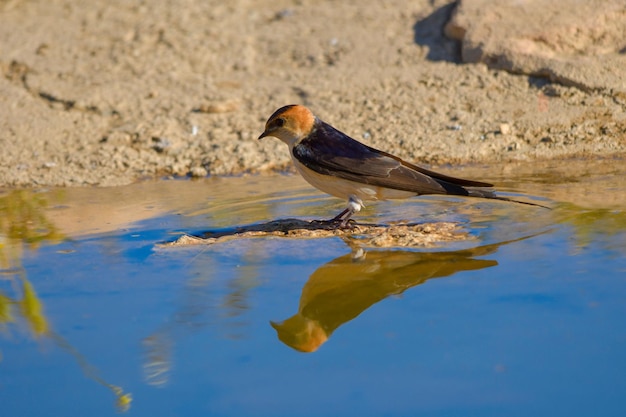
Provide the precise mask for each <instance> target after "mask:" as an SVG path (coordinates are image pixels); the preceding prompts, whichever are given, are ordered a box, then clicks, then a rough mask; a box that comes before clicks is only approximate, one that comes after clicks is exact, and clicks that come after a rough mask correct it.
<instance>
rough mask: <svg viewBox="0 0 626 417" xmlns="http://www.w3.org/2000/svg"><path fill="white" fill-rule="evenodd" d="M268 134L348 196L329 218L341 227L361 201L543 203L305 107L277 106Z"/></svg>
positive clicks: (315, 181) (310, 173) (314, 176)
mask: <svg viewBox="0 0 626 417" xmlns="http://www.w3.org/2000/svg"><path fill="white" fill-rule="evenodd" d="M266 136H273V137H275V138H278V139H280V140H282V141H283V142H285V143H286V144H287V145H288V146H289V151H290V152H291V159H292V160H293V163H294V165H295V167H296V169H297V170H298V172H299V173H300V175H302V177H304V179H305V180H306V181H308V182H309V184H311V185H312V186H314V187H315V188H317V189H319V190H321V191H323V192H325V193H327V194H330V195H332V196H335V197H339V198H343V199H346V200H348V207H347V208H346V209H345V210H343V211H342V212H341V213H339V214H338V215H337V216H335V217H334V218H332V219H331V220H329V222H332V223H336V224H337V226H339V227H341V228H344V227H346V226H347V225H348V221H349V220H350V218H351V217H352V216H353V215H354V214H355V213H358V212H359V211H360V210H361V208H362V207H365V205H364V203H363V201H372V200H388V199H402V198H408V197H413V196H417V195H424V194H448V195H459V196H469V197H481V198H490V199H496V200H504V201H512V202H515V203H522V204H529V205H534V206H539V205H538V204H534V203H528V202H525V201H517V200H511V199H509V198H506V197H499V196H496V195H495V194H494V192H493V191H491V190H485V189H481V188H490V187H493V185H492V184H489V183H486V182H480V181H472V180H466V179H462V178H455V177H450V176H447V175H443V174H439V173H437V172H433V171H429V170H427V169H424V168H421V167H418V166H417V165H414V164H411V163H409V162H406V161H403V160H402V159H400V158H398V157H397V156H395V155H392V154H389V153H387V152H384V151H380V150H378V149H374V148H372V147H370V146H367V145H365V144H363V143H361V142H358V141H356V140H354V139H352V138H351V137H350V136H348V135H346V134H345V133H342V132H340V131H339V130H337V129H335V128H334V127H332V126H331V125H329V124H328V123H325V122H323V121H322V120H320V119H318V118H317V117H316V116H315V115H314V114H313V113H312V112H311V110H309V109H308V108H306V107H304V106H301V105H297V104H292V105H288V106H284V107H281V108H280V109H278V110H276V111H275V112H274V114H272V115H271V116H270V118H269V119H268V120H267V123H266V124H265V131H264V132H263V133H261V135H260V136H259V139H263V138H264V137H266ZM474 187H479V188H474ZM540 207H543V206H540Z"/></svg>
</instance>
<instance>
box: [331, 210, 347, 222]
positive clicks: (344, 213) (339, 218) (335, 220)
mask: <svg viewBox="0 0 626 417" xmlns="http://www.w3.org/2000/svg"><path fill="white" fill-rule="evenodd" d="M349 211H350V209H349V208H346V209H345V210H344V211H342V212H341V213H339V214H338V215H336V216H335V217H333V218H332V219H330V220H329V221H330V222H338V221H339V220H341V219H343V216H345V215H346V213H348V212H349Z"/></svg>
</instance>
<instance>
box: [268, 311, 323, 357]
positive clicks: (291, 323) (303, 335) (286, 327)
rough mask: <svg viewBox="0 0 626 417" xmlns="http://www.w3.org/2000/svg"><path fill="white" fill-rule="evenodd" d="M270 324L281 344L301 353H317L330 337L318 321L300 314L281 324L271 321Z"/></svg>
mask: <svg viewBox="0 0 626 417" xmlns="http://www.w3.org/2000/svg"><path fill="white" fill-rule="evenodd" d="M270 324H271V325H272V327H273V328H274V329H275V330H276V333H277V334H278V338H279V339H280V341H281V342H283V343H284V344H286V345H287V346H289V347H291V348H293V349H296V350H299V351H300V352H308V353H310V352H315V351H316V350H317V349H318V348H319V347H320V346H321V345H323V344H324V342H326V341H327V340H328V335H327V334H326V332H325V331H324V329H323V328H322V326H320V324H319V323H318V322H317V321H315V320H311V319H307V318H306V317H303V316H301V315H300V314H296V315H295V316H293V317H290V318H288V319H287V320H285V321H283V322H281V323H276V322H273V321H271V322H270Z"/></svg>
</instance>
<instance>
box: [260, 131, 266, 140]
mask: <svg viewBox="0 0 626 417" xmlns="http://www.w3.org/2000/svg"><path fill="white" fill-rule="evenodd" d="M265 136H267V130H266V131H265V132H263V133H261V136H259V138H258V140H261V139H263V138H264V137H265Z"/></svg>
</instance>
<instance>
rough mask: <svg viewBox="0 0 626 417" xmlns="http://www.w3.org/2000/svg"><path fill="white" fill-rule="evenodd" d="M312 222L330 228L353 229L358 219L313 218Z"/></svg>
mask: <svg viewBox="0 0 626 417" xmlns="http://www.w3.org/2000/svg"><path fill="white" fill-rule="evenodd" d="M311 224H315V225H320V226H322V227H324V228H328V229H341V230H352V229H354V228H356V221H354V220H353V219H350V218H347V219H341V218H337V217H333V218H332V219H329V220H313V221H311Z"/></svg>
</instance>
